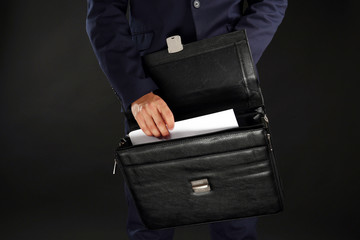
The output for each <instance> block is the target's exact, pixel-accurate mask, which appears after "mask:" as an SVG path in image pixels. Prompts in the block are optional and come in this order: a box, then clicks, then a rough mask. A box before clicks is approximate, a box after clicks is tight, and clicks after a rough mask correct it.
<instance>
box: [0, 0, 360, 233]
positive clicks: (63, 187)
mask: <svg viewBox="0 0 360 240" xmlns="http://www.w3.org/2000/svg"><path fill="white" fill-rule="evenodd" d="M357 2H358V1H350V0H343V1H334V0H332V1H331V0H329V1H311V2H309V3H306V4H305V3H304V2H303V1H290V2H289V7H288V10H287V13H286V17H285V19H284V22H283V24H282V25H281V26H280V28H279V30H278V32H277V34H276V36H275V37H274V39H273V41H272V43H271V45H270V46H269V47H268V49H267V50H266V52H265V53H264V55H263V57H262V59H261V60H260V62H259V64H258V68H259V75H260V82H261V85H262V90H263V94H264V98H265V103H266V106H267V112H268V116H269V119H270V123H271V131H272V135H273V143H274V149H275V154H276V156H277V164H278V168H279V171H280V174H281V178H282V181H283V184H284V192H285V204H286V205H285V211H284V212H283V213H281V214H277V215H273V216H265V217H261V218H260V220H259V225H258V230H259V235H260V239H264V240H265V239H268V240H271V239H292V240H293V239H294V240H297V239H317V240H318V239H329V240H332V239H348V240H352V239H359V238H360V231H359V228H358V227H359V218H358V216H359V208H358V203H359V202H360V198H359V194H358V193H359V183H360V181H359V180H360V179H359V174H358V172H359V170H360V169H359V167H360V164H359V161H360V159H359V155H358V154H357V150H358V148H359V140H358V138H359V120H360V119H359V113H358V109H359V107H358V106H357V105H358V103H359V101H358V94H357V91H358V89H359V84H358V81H359V80H358V77H357V73H358V71H357V70H358V68H359V62H358V54H359V52H360V51H359V47H358V46H359V44H358V43H359V40H360V39H359V31H358V28H357V24H358V23H359V22H360V18H359V17H358V16H357V11H358V9H359V4H358V3H357ZM1 12H2V14H0V17H1V26H2V27H1V38H0V42H1V47H0V50H1V69H0V71H1V72H0V74H1V75H0V77H1V81H0V88H1V105H0V106H1V122H0V123H1V152H0V157H1V162H0V167H1V168H0V173H1V175H0V186H1V195H0V200H1V214H0V216H1V225H0V226H1V232H0V238H1V239H9V240H10V239H17V240H18V239H85V238H86V239H127V236H126V231H125V225H126V215H127V205H126V199H125V197H124V189H123V179H122V176H121V175H120V174H118V175H115V176H113V175H112V167H113V149H114V148H115V147H116V145H117V142H118V141H119V139H120V138H121V136H122V135H123V116H122V113H121V112H120V102H119V101H118V100H117V99H116V96H115V95H114V93H113V92H112V90H111V88H110V85H109V84H108V82H107V80H106V78H105V76H104V75H103V73H102V72H101V70H100V68H99V66H98V63H97V60H96V58H95V56H94V54H93V52H92V49H91V46H90V43H89V40H88V38H87V35H86V32H85V16H86V2H85V1H70V0H68V1H45V0H39V1H5V2H4V3H2V11H1ZM180 239H209V233H208V227H207V225H206V224H205V225H199V226H188V227H180V228H177V229H176V231H175V240H180Z"/></svg>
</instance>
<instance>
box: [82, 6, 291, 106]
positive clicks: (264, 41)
mask: <svg viewBox="0 0 360 240" xmlns="http://www.w3.org/2000/svg"><path fill="white" fill-rule="evenodd" d="M199 1H200V6H198V7H195V5H194V0H131V1H130V13H129V22H128V20H127V18H126V10H127V4H128V0H88V2H87V3H88V12H87V18H86V31H87V33H88V35H89V38H90V41H91V44H92V47H93V49H94V52H95V54H96V56H97V59H98V61H99V64H100V67H101V68H102V70H103V71H104V73H105V75H106V77H107V78H108V80H109V82H110V84H111V86H112V88H113V90H114V91H115V93H116V94H117V96H118V97H119V98H120V100H121V102H122V107H123V109H126V110H129V109H130V106H131V103H132V102H133V101H135V100H136V99H138V98H140V97H142V96H143V95H145V94H147V93H149V92H151V91H153V90H155V89H157V88H158V87H157V85H156V84H155V83H154V81H153V80H152V79H151V78H150V77H149V76H146V75H145V74H144V70H143V68H142V62H141V56H142V55H144V54H147V53H151V52H154V51H158V50H162V49H165V48H167V46H166V38H167V37H169V36H172V35H180V36H181V39H182V42H183V44H186V43H189V42H192V41H196V40H201V39H204V38H209V37H212V36H216V35H220V34H224V33H227V32H231V31H235V30H240V29H246V30H247V34H248V39H249V43H250V47H251V51H252V54H253V59H254V61H255V63H257V61H258V60H259V58H260V56H261V55H262V53H263V51H264V50H265V48H266V47H267V45H268V44H269V43H270V41H271V39H272V37H273V36H274V34H275V32H276V29H277V28H278V26H279V25H280V23H281V21H282V19H283V17H284V14H285V9H286V7H287V0H248V1H247V2H248V7H247V8H246V10H245V11H244V12H243V9H242V5H243V2H242V1H243V0H199ZM123 109H122V111H123Z"/></svg>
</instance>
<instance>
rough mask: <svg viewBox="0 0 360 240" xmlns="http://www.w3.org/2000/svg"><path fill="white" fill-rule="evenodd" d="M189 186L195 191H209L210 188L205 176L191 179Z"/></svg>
mask: <svg viewBox="0 0 360 240" xmlns="http://www.w3.org/2000/svg"><path fill="white" fill-rule="evenodd" d="M191 186H192V189H193V191H194V192H195V193H200V192H210V190H211V188H210V185H209V181H208V180H207V178H203V179H199V180H194V181H191Z"/></svg>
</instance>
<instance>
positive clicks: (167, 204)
mask: <svg viewBox="0 0 360 240" xmlns="http://www.w3.org/2000/svg"><path fill="white" fill-rule="evenodd" d="M116 153H117V161H118V163H119V164H120V166H121V169H122V171H123V174H124V177H125V180H126V182H127V184H128V186H129V189H130V191H131V193H132V195H133V197H134V200H135V202H136V206H137V208H138V211H139V214H140V216H141V218H142V220H143V222H144V223H145V225H146V226H147V227H148V228H150V229H160V228H168V227H175V226H180V225H189V224H198V223H206V222H214V221H221V220H229V219H236V218H242V217H249V216H256V215H264V214H270V213H276V212H279V211H281V210H282V194H281V188H280V185H279V184H280V183H279V179H278V175H277V172H276V167H275V161H274V156H273V152H272V149H271V142H270V139H269V133H268V130H267V129H266V128H263V127H259V128H254V129H245V130H244V129H241V128H234V129H228V130H223V131H219V132H215V133H209V134H203V135H199V136H193V137H187V138H183V139H174V140H169V141H163V142H156V143H152V144H141V145H136V146H130V147H123V148H121V147H119V148H118V149H117V151H116Z"/></svg>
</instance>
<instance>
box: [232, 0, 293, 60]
mask: <svg viewBox="0 0 360 240" xmlns="http://www.w3.org/2000/svg"><path fill="white" fill-rule="evenodd" d="M286 8H287V0H248V7H247V8H246V10H245V12H244V15H243V16H242V17H241V18H240V20H239V21H238V22H237V24H236V25H235V27H234V28H235V30H240V29H246V33H247V36H248V39H249V44H250V48H251V53H252V55H253V60H254V62H255V64H256V63H257V62H258V61H259V59H260V57H261V55H262V53H263V52H264V50H265V48H266V47H267V46H268V45H269V43H270V41H271V39H272V38H273V36H274V34H275V32H276V30H277V28H278V26H279V25H280V23H281V22H282V20H283V18H284V15H285V10H286Z"/></svg>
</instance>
